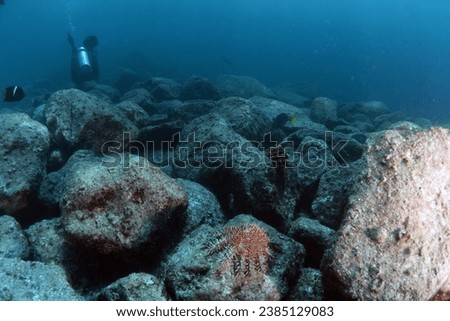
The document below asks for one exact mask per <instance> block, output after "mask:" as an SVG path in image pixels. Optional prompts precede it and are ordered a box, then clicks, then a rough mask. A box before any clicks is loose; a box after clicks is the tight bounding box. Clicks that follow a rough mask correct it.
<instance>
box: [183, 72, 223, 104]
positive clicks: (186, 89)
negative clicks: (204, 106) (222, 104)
mask: <svg viewBox="0 0 450 321" xmlns="http://www.w3.org/2000/svg"><path fill="white" fill-rule="evenodd" d="M220 98H221V97H220V93H219V91H218V90H217V88H216V87H215V86H214V84H213V83H212V82H211V81H210V80H208V79H206V78H203V77H191V78H190V79H189V80H188V81H187V82H186V83H185V84H184V85H183V87H182V88H181V93H180V99H181V100H182V101H187V100H197V99H201V100H220Z"/></svg>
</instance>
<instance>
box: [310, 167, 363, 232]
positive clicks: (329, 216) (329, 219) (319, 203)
mask: <svg viewBox="0 0 450 321" xmlns="http://www.w3.org/2000/svg"><path fill="white" fill-rule="evenodd" d="M355 168H356V166H348V167H345V166H339V167H334V168H330V169H329V170H327V171H326V172H325V173H324V174H323V175H322V176H321V177H320V183H319V187H318V188H317V192H316V194H315V196H314V200H313V202H312V204H311V213H312V216H313V218H314V219H316V220H318V221H319V222H320V223H321V224H323V225H325V226H328V227H330V228H332V229H335V230H337V229H338V228H339V226H340V225H341V222H342V217H343V215H344V210H345V206H346V205H347V200H348V193H349V190H350V187H351V183H352V179H353V178H354V175H355V173H356V170H355Z"/></svg>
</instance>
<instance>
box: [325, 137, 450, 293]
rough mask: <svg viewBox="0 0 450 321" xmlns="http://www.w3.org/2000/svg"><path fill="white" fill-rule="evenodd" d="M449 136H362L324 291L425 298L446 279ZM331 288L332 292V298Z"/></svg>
mask: <svg viewBox="0 0 450 321" xmlns="http://www.w3.org/2000/svg"><path fill="white" fill-rule="evenodd" d="M449 158H450V133H449V131H448V130H445V129H442V128H432V129H430V130H427V131H417V130H403V131H402V130H388V131H385V132H382V133H378V134H376V135H374V136H372V137H370V138H369V140H368V142H367V151H366V153H365V155H364V157H363V160H362V164H363V165H362V171H361V175H360V177H359V180H358V181H357V183H356V185H355V192H354V194H353V195H352V196H351V197H350V203H349V207H348V210H347V212H346V214H345V219H344V222H343V225H342V227H341V229H340V230H339V232H338V238H337V241H336V243H335V246H334V247H333V248H332V249H331V251H330V252H329V253H328V255H327V257H326V258H325V259H324V261H323V262H322V271H323V273H324V277H325V289H326V291H327V292H328V294H329V295H331V296H333V295H335V294H337V293H339V294H340V295H344V296H346V297H348V298H352V299H358V300H429V299H431V298H432V297H433V296H434V295H435V294H436V293H437V291H438V290H439V289H440V288H441V287H442V286H443V284H444V283H445V281H446V280H447V278H448V276H449V275H450V233H449V231H450V198H449V196H448V195H450V194H449V193H450V161H449ZM334 290H337V291H336V292H337V293H336V292H335V293H333V291H334Z"/></svg>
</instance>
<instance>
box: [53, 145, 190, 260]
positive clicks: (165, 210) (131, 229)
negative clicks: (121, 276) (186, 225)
mask: <svg viewBox="0 0 450 321" xmlns="http://www.w3.org/2000/svg"><path fill="white" fill-rule="evenodd" d="M116 156H117V157H113V156H109V157H95V156H91V157H89V158H86V159H84V160H80V161H78V162H76V163H75V164H73V165H72V166H71V168H70V172H69V173H68V175H67V176H66V182H65V184H64V185H65V186H64V189H63V193H62V195H61V201H60V209H61V217H62V220H63V226H64V229H65V231H66V232H67V235H68V238H69V240H70V241H71V242H72V243H73V244H75V245H76V246H78V247H84V248H87V249H92V250H95V251H96V252H99V253H103V254H111V253H116V254H127V251H134V250H138V249H140V248H143V247H145V248H146V250H147V252H148V253H158V252H160V251H161V249H162V248H164V245H165V243H164V240H166V239H167V238H172V239H173V238H176V237H177V235H178V232H177V227H178V228H181V227H182V226H183V219H184V214H185V210H186V208H187V199H186V195H185V192H184V190H183V188H182V187H181V186H180V185H179V184H178V183H177V182H176V181H175V180H173V179H171V178H170V177H168V176H166V175H165V174H163V173H162V172H161V171H160V170H159V169H158V168H157V167H155V166H153V165H151V164H150V163H149V162H148V161H147V159H145V158H143V157H139V156H136V155H133V154H121V155H119V154H117V155H116ZM119 156H120V157H119ZM168 230H170V231H171V233H167V231H168Z"/></svg>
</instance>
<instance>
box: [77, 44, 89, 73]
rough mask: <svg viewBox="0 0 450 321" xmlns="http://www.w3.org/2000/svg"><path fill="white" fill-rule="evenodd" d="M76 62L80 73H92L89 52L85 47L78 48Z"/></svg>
mask: <svg viewBox="0 0 450 321" xmlns="http://www.w3.org/2000/svg"><path fill="white" fill-rule="evenodd" d="M77 63H78V68H79V70H80V73H81V74H83V75H89V74H91V73H92V65H91V61H90V59H89V53H88V51H87V49H86V48H85V47H80V48H78V50H77Z"/></svg>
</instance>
